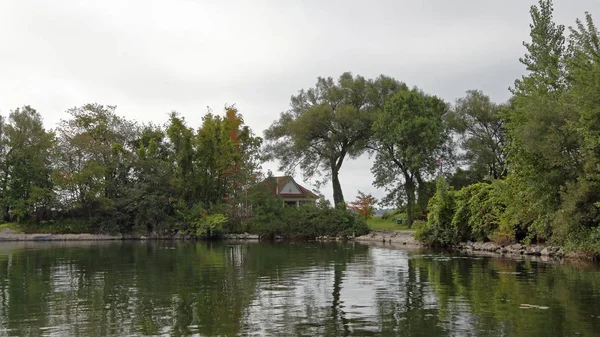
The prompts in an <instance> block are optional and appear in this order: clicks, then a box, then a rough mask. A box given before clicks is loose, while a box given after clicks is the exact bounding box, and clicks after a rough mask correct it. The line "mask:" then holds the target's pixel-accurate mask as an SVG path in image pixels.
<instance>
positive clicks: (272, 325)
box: [0, 242, 600, 336]
mask: <svg viewBox="0 0 600 337" xmlns="http://www.w3.org/2000/svg"><path fill="white" fill-rule="evenodd" d="M521 304H530V305H536V306H540V307H541V308H540V307H530V308H521ZM546 307H547V308H546ZM0 335H2V336H3V335H31V336H38V335H40V336H41V335H47V336H66V335H81V336H108V335H112V336H119V335H200V336H216V335H225V336H235V335H257V336H293V335H298V336H344V335H357V336H358V335H366V336H372V335H381V336H394V335H398V336H600V270H599V268H598V266H597V265H589V264H588V265H573V264H550V263H544V262H536V261H514V260H506V259H496V258H468V257H465V256H461V255H457V254H448V253H445V254H443V253H432V252H422V251H421V252H419V251H406V250H395V249H389V248H379V247H374V246H364V245H358V244H349V245H341V244H339V245H338V244H304V243H303V244H262V243H261V244H226V243H212V244H211V243H189V242H175V243H173V242H99V243H0Z"/></svg>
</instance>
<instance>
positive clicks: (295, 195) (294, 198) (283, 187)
mask: <svg viewBox="0 0 600 337" xmlns="http://www.w3.org/2000/svg"><path fill="white" fill-rule="evenodd" d="M258 186H259V187H260V189H261V190H262V191H264V192H268V193H269V194H271V195H273V196H279V197H281V199H283V202H284V203H285V204H286V205H290V206H297V207H299V206H300V205H302V204H307V203H311V204H314V203H315V202H316V201H317V199H319V196H318V195H316V194H315V193H313V192H312V191H311V190H309V189H307V188H305V187H304V186H302V185H300V184H298V183H297V182H296V181H295V180H294V178H292V177H290V176H282V177H268V178H267V179H265V180H263V181H261V182H260V183H259V184H258Z"/></svg>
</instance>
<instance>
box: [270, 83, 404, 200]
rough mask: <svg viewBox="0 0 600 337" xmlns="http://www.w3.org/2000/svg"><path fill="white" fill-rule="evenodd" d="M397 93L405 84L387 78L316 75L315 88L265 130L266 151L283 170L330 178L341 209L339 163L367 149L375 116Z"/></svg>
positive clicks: (295, 100)
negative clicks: (324, 76)
mask: <svg viewBox="0 0 600 337" xmlns="http://www.w3.org/2000/svg"><path fill="white" fill-rule="evenodd" d="M400 89H406V85H405V84H404V83H401V82H398V81H396V80H394V79H392V78H389V77H385V76H380V77H378V78H377V79H375V80H368V79H365V78H364V77H362V76H354V77H353V76H352V74H351V73H344V74H342V75H341V76H340V77H339V79H338V80H337V81H334V80H333V78H331V77H329V78H322V77H319V78H318V80H317V83H316V85H315V87H313V88H310V89H308V90H300V92H299V93H298V95H296V96H292V99H291V108H290V110H288V111H286V112H283V113H281V115H280V117H279V119H278V120H277V121H275V122H274V123H273V124H272V125H271V127H270V128H269V129H267V130H266V131H265V139H266V140H267V141H268V143H267V147H266V151H267V153H268V154H269V155H270V157H272V158H276V159H278V160H279V162H280V166H281V169H283V170H286V171H288V172H291V171H294V170H295V169H296V168H300V170H301V171H302V173H303V174H304V176H305V177H309V178H310V177H314V176H315V175H324V177H325V178H324V179H323V180H328V179H331V183H332V185H333V200H334V203H335V204H336V206H337V205H343V204H344V194H343V191H342V185H341V183H340V178H339V174H340V170H341V168H342V164H343V163H344V160H345V159H346V158H355V157H357V156H359V155H361V154H362V153H363V152H364V151H365V149H366V145H367V143H368V141H369V139H370V138H371V134H372V132H371V126H372V124H373V121H374V120H375V116H376V114H377V112H378V111H380V110H381V108H382V107H383V105H384V103H385V101H386V99H387V98H388V97H389V96H391V95H392V94H393V93H395V92H397V91H398V90H400Z"/></svg>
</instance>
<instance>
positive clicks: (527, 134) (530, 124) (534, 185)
mask: <svg viewBox="0 0 600 337" xmlns="http://www.w3.org/2000/svg"><path fill="white" fill-rule="evenodd" d="M530 13H531V18H532V21H533V22H532V24H531V25H530V27H531V33H530V36H531V42H526V43H524V46H525V47H526V49H527V54H526V55H525V56H524V57H523V58H521V62H522V63H523V64H524V65H525V66H526V69H527V70H528V74H527V75H525V76H523V78H522V79H520V80H517V81H516V82H515V87H514V88H513V89H512V92H513V93H514V94H515V96H514V98H513V100H512V103H513V108H512V109H510V111H509V113H508V123H507V129H508V134H509V137H510V139H511V142H510V144H509V147H508V153H509V156H508V161H509V165H510V167H511V171H512V172H514V175H515V177H516V178H517V181H518V182H519V186H520V187H519V188H518V189H519V190H520V191H519V192H520V193H521V195H522V196H524V199H529V200H535V203H534V205H533V207H531V208H529V209H528V210H527V211H526V212H524V213H533V214H531V215H528V216H525V217H524V218H534V219H535V220H533V222H532V224H531V226H529V225H528V226H529V229H530V235H531V236H536V237H539V238H548V237H549V236H550V235H551V233H552V229H551V223H552V219H553V218H554V216H555V213H556V211H557V210H558V208H559V207H560V204H561V190H562V189H564V187H565V186H566V185H567V184H569V183H572V182H574V181H576V180H577V177H578V176H580V175H581V172H582V165H581V158H580V152H581V151H580V141H579V135H578V134H577V132H575V130H574V129H573V128H572V125H573V123H574V122H576V121H577V119H578V117H577V113H576V110H575V109H572V108H570V107H569V106H568V105H567V104H565V103H566V101H565V93H566V91H567V89H568V82H567V80H568V78H567V76H566V72H565V46H564V36H563V31H564V27H563V26H562V25H556V24H555V23H554V21H553V7H552V2H551V1H549V0H541V1H540V2H539V5H538V6H532V7H531V11H530Z"/></svg>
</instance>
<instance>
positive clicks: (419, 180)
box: [371, 88, 448, 227]
mask: <svg viewBox="0 0 600 337" xmlns="http://www.w3.org/2000/svg"><path fill="white" fill-rule="evenodd" d="M447 110H448V106H447V104H446V103H445V102H444V101H443V100H441V99H440V98H438V97H436V96H430V95H427V94H425V93H423V92H422V91H420V90H418V89H416V88H415V89H413V90H402V91H399V92H397V93H396V94H395V95H394V96H393V97H392V98H391V99H389V100H388V102H387V103H386V104H385V108H384V109H383V112H382V113H380V114H379V115H378V118H377V120H376V121H375V123H374V124H373V132H374V141H373V149H374V150H375V151H376V157H375V162H374V164H373V168H372V169H371V171H372V172H373V173H374V174H375V182H374V184H375V186H378V187H384V188H386V189H387V190H388V192H390V196H389V197H390V198H393V197H396V198H398V199H400V198H401V197H402V196H405V198H406V200H407V225H408V226H409V227H410V226H411V224H412V221H413V218H414V213H415V209H416V205H417V204H418V205H419V206H420V208H421V210H424V208H425V205H426V202H427V197H428V193H427V182H426V181H425V177H427V176H428V175H431V174H433V172H434V171H435V169H436V167H437V163H436V160H437V159H438V158H440V156H441V153H442V152H443V150H444V145H445V144H446V141H447V140H448V133H447V132H446V125H445V122H444V118H445V117H444V116H445V114H446V112H447ZM417 192H418V196H419V200H417V198H416V193H417Z"/></svg>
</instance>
